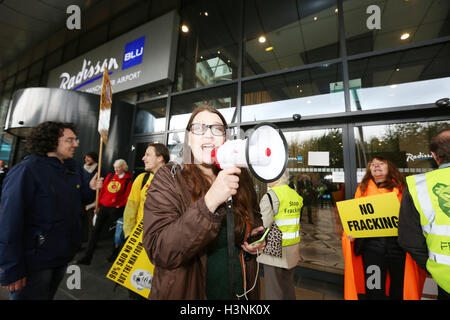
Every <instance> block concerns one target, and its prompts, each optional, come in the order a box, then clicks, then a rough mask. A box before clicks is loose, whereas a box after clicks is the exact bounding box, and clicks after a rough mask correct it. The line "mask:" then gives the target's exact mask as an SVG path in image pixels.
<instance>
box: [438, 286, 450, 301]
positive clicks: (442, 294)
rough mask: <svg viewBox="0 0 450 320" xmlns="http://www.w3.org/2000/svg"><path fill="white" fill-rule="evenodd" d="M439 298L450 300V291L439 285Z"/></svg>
mask: <svg viewBox="0 0 450 320" xmlns="http://www.w3.org/2000/svg"><path fill="white" fill-rule="evenodd" d="M438 300H450V293H448V292H447V291H445V290H444V289H442V288H441V287H439V286H438Z"/></svg>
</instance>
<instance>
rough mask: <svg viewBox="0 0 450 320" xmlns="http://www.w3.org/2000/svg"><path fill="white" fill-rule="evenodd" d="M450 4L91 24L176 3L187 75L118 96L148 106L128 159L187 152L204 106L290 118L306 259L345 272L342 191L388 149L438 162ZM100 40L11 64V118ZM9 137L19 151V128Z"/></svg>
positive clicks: (224, 7) (259, 2)
mask: <svg viewBox="0 0 450 320" xmlns="http://www.w3.org/2000/svg"><path fill="white" fill-rule="evenodd" d="M449 6H450V2H449V1H447V0H414V1H412V0H409V1H408V0H367V1H366V0H325V1H316V0H297V1H296V0H283V1H269V0H266V1H263V0H246V1H239V0H227V1H224V0H222V1H220V0H210V1H206V0H204V1H201V0H197V1H194V0H192V1H151V4H149V5H146V4H142V3H141V4H140V5H139V6H138V7H133V8H128V7H127V8H125V9H124V11H123V12H119V13H117V14H116V16H114V17H111V18H110V19H109V20H105V22H104V23H105V24H107V25H108V26H109V28H103V27H100V28H99V29H98V30H97V31H95V32H94V31H91V32H92V33H91V34H93V35H94V34H99V35H101V36H102V37H103V38H104V41H109V40H111V38H112V37H116V36H118V35H120V34H122V33H124V32H126V31H129V30H130V29H132V28H134V27H136V26H137V25H136V23H137V22H135V21H134V22H133V21H129V19H130V17H134V16H135V14H137V13H138V12H139V15H138V17H139V21H140V22H139V23H138V25H139V24H142V23H144V22H146V21H150V20H152V19H154V18H155V17H157V16H158V15H161V14H164V13H167V12H168V11H170V10H173V9H175V10H177V11H178V12H179V14H180V17H181V19H180V32H179V38H178V53H177V57H176V61H174V64H175V67H176V68H175V79H174V82H173V83H171V84H168V85H161V84H156V86H154V87H151V88H146V89H145V90H142V89H139V90H135V91H133V90H132V91H131V92H126V93H123V94H121V95H120V96H119V95H118V97H120V98H121V99H124V100H127V101H129V102H132V103H135V104H136V105H137V111H136V117H135V126H134V127H133V128H131V124H130V131H131V132H134V134H135V137H134V146H135V148H136V150H137V151H135V152H132V153H130V159H129V161H128V162H129V163H134V169H135V172H136V173H137V172H139V170H142V161H141V158H142V155H141V153H142V150H145V146H146V143H148V142H150V141H160V142H163V143H165V144H167V145H168V147H169V149H170V151H171V157H172V158H173V157H175V156H176V155H177V154H178V153H179V151H180V147H181V144H182V143H183V141H184V128H185V126H186V123H187V120H188V118H189V116H190V114H191V112H192V110H193V109H194V108H195V107H197V106H200V105H204V104H208V105H211V106H213V107H215V108H217V109H219V110H220V111H221V112H222V113H223V115H224V116H225V118H226V120H227V122H228V123H229V124H231V125H232V126H233V127H235V128H237V129H243V130H246V129H249V128H251V127H252V126H253V125H255V124H257V123H259V122H261V121H270V122H272V123H274V124H276V125H278V126H279V127H280V128H282V129H283V132H284V133H285V136H286V139H287V141H288V145H289V165H288V169H289V173H290V177H291V184H292V186H293V187H294V188H295V189H296V190H297V191H298V192H299V193H300V194H302V195H304V196H305V198H308V197H310V199H309V200H310V201H309V204H307V205H305V208H304V209H303V214H302V231H301V232H302V255H301V261H300V264H301V265H302V266H306V267H311V268H316V269H317V268H318V269H320V270H325V271H329V272H332V273H337V274H340V275H342V274H343V260H342V259H343V258H342V253H341V252H342V250H341V248H340V242H339V237H340V235H341V229H340V228H341V226H340V221H339V218H338V216H337V214H336V212H337V211H336V207H335V203H336V201H340V200H344V199H350V198H352V197H353V195H354V192H355V189H356V186H357V183H358V182H359V181H360V178H361V174H362V172H364V170H365V166H366V164H367V162H368V160H369V159H370V158H371V157H372V156H373V155H375V154H383V155H385V156H386V157H388V158H390V159H391V160H393V161H394V163H395V164H396V165H397V166H398V167H399V168H400V170H401V172H403V173H404V174H405V175H409V174H414V173H419V172H424V171H427V170H431V169H432V168H433V166H434V163H433V161H431V160H430V159H429V153H428V149H429V145H428V143H429V139H430V137H431V136H432V135H433V134H434V133H435V132H437V130H438V129H441V128H449V127H450V116H449V112H448V108H447V109H445V107H437V106H436V105H435V101H436V100H438V99H441V98H448V97H449V92H450V63H449V61H450V20H449V16H450V15H449ZM122 19H123V20H124V21H125V20H127V19H128V20H127V24H126V25H122V23H121V20H122ZM97 45H99V43H98V41H93V40H89V38H88V37H86V36H85V37H81V38H73V37H68V39H67V40H65V43H64V45H63V46H62V47H61V48H55V50H54V51H53V52H51V53H48V54H43V55H42V57H40V58H36V59H34V60H33V61H32V62H31V63H30V64H29V66H25V67H24V68H22V69H20V70H17V71H14V69H13V67H12V66H10V67H8V69H7V70H6V71H4V70H2V73H1V78H0V98H1V101H0V106H1V110H0V111H1V112H0V114H1V121H2V123H4V121H5V117H6V110H7V106H8V104H9V100H10V98H11V95H12V93H13V92H14V90H17V89H18V88H21V87H26V86H28V85H29V84H33V85H40V86H45V84H46V75H47V74H48V71H49V68H52V67H54V66H55V65H60V64H63V63H64V62H67V61H69V60H70V59H72V58H74V57H77V56H79V55H81V54H82V51H81V50H88V49H93V47H91V46H97ZM3 71H4V72H3ZM293 114H299V115H300V117H301V119H300V121H298V120H294V119H293ZM0 137H2V140H1V141H2V149H1V150H2V155H3V154H4V150H6V151H5V154H7V153H8V151H7V150H9V149H8V146H9V148H11V145H12V144H11V143H12V139H11V137H10V136H8V135H7V134H5V133H3V134H2V135H0ZM3 145H5V147H3ZM12 149H14V148H12ZM310 157H312V158H310ZM311 159H316V160H317V159H319V160H320V159H321V160H323V161H325V159H327V161H326V162H320V161H319V162H314V161H311ZM317 163H319V164H320V165H317ZM302 185H308V186H309V187H308V188H309V189H310V196H308V195H306V194H305V193H304V191H303V189H305V188H303V189H302ZM255 187H256V190H257V192H258V195H259V196H260V197H261V196H262V195H263V194H264V193H265V191H266V190H267V185H266V184H264V183H261V182H259V181H256V180H255ZM308 188H306V189H308ZM308 214H310V215H311V220H312V222H313V223H312V224H311V223H309V222H310V221H309V217H308Z"/></svg>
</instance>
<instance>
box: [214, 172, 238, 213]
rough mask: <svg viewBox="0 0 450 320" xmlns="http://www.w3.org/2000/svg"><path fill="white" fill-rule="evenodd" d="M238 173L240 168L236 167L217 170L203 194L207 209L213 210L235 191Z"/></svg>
mask: <svg viewBox="0 0 450 320" xmlns="http://www.w3.org/2000/svg"><path fill="white" fill-rule="evenodd" d="M240 173H241V169H239V168H238V167H230V168H228V169H224V170H222V171H220V172H219V174H218V175H217V177H216V179H215V180H214V182H213V184H212V185H211V188H209V190H208V192H206V194H205V203H206V206H207V207H208V209H209V211H211V212H215V211H216V209H217V208H218V207H219V206H220V205H221V204H222V203H224V202H225V201H227V200H228V198H230V197H231V196H234V195H235V194H236V193H237V189H238V188H239V176H238V175H239V174H240Z"/></svg>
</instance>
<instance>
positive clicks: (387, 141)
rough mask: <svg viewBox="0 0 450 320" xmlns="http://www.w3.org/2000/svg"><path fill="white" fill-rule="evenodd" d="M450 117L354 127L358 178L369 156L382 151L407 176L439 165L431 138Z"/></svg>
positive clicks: (447, 124)
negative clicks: (433, 154)
mask: <svg viewBox="0 0 450 320" xmlns="http://www.w3.org/2000/svg"><path fill="white" fill-rule="evenodd" d="M449 128H450V121H440V122H410V123H402V124H390V125H381V126H362V127H356V128H355V139H356V145H355V149H356V161H357V173H358V174H357V177H358V182H360V181H361V179H362V177H363V176H364V173H365V170H366V165H367V163H368V162H369V160H370V159H372V158H373V157H374V156H376V155H379V156H383V157H385V158H387V159H389V160H391V161H392V162H393V163H394V164H395V165H396V166H397V168H398V169H399V171H400V172H402V173H403V174H404V175H405V176H408V175H410V174H416V173H422V172H427V171H430V170H433V169H434V168H436V167H437V166H436V163H435V161H434V160H433V158H432V156H431V153H430V145H429V143H430V140H431V138H432V137H433V136H435V135H436V134H437V133H438V132H439V131H440V130H443V129H449Z"/></svg>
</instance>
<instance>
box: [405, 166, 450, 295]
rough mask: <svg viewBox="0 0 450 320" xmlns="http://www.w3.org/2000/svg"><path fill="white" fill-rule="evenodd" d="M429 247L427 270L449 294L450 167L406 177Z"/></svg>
mask: <svg viewBox="0 0 450 320" xmlns="http://www.w3.org/2000/svg"><path fill="white" fill-rule="evenodd" d="M406 183H407V184H408V189H409V192H410V194H411V197H412V199H413V202H414V206H415V207H416V209H417V211H418V212H419V214H420V224H421V226H422V231H423V234H424V236H425V239H426V242H427V247H428V260H427V270H428V272H429V273H430V274H431V275H432V277H433V279H434V280H435V281H436V283H437V284H438V285H439V286H440V287H441V288H442V289H444V290H445V291H447V292H450V167H447V168H442V169H437V170H434V171H431V172H427V173H424V174H419V175H414V176H409V177H407V178H406Z"/></svg>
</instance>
